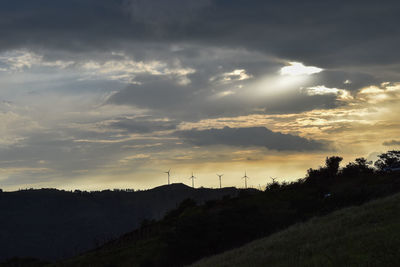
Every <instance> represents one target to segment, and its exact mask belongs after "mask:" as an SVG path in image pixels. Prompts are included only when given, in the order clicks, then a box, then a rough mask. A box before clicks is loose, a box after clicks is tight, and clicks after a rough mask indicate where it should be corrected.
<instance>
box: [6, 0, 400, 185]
mask: <svg viewBox="0 0 400 267" xmlns="http://www.w3.org/2000/svg"><path fill="white" fill-rule="evenodd" d="M399 11H400V2H399V1H379V2H378V1H369V0H365V1H352V0H348V1H331V0H327V1H316V0H310V1H291V0H280V1H265V0H264V1H261V0H260V1H258V0H246V1H244V0H229V1H228V0H168V1H164V0H114V1H111V0H68V1H67V0H37V1H31V0H12V1H11V0H3V1H1V3H0V34H1V38H0V188H3V190H16V189H19V188H43V187H46V188H48V187H52V188H60V189H84V190H100V189H106V188H110V189H113V188H134V189H147V188H152V187H155V186H158V185H162V184H165V183H166V182H167V175H166V173H165V172H166V171H168V170H169V169H171V181H172V182H174V183H176V182H182V183H185V184H188V185H191V181H190V180H189V177H190V176H191V175H192V172H193V173H194V176H196V177H197V178H196V181H195V185H196V187H200V186H204V187H217V186H219V182H218V176H216V174H217V173H218V174H221V173H223V174H224V176H223V180H222V183H223V186H237V187H243V186H244V181H243V179H242V176H243V175H244V173H245V172H246V173H247V175H248V176H249V177H250V178H249V181H248V184H249V185H250V186H252V187H259V186H265V184H266V183H268V182H271V180H270V177H277V178H278V181H280V182H281V181H294V180H296V179H298V178H301V177H304V176H305V175H306V171H307V169H308V168H317V167H318V166H320V165H323V162H324V160H325V158H326V157H327V156H332V155H340V156H342V157H344V164H345V163H346V162H349V161H353V160H354V159H355V158H357V157H366V158H368V159H372V160H374V159H376V156H377V155H378V154H379V153H382V152H385V151H387V150H390V149H399V148H400V136H399V135H400V122H399V119H398V116H399V112H400V50H399V47H400V27H399V23H400V18H399V15H398V14H399Z"/></svg>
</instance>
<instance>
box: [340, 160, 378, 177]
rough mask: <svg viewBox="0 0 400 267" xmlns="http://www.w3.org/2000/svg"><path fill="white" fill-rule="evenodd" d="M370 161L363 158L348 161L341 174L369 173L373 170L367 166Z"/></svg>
mask: <svg viewBox="0 0 400 267" xmlns="http://www.w3.org/2000/svg"><path fill="white" fill-rule="evenodd" d="M371 164H372V162H371V161H367V160H366V159H365V158H356V159H355V162H350V163H349V164H347V165H346V167H344V168H343V170H342V172H341V173H342V175H343V176H346V177H347V176H354V175H361V174H371V173H373V172H374V170H373V169H372V168H371V167H369V165H371Z"/></svg>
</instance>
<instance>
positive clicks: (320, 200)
mask: <svg viewBox="0 0 400 267" xmlns="http://www.w3.org/2000/svg"><path fill="white" fill-rule="evenodd" d="M340 160H341V158H340V157H331V158H327V161H326V167H321V168H319V169H317V170H312V169H310V170H309V171H308V175H307V177H306V178H304V179H300V180H298V181H296V182H292V183H283V184H279V183H276V182H273V183H271V184H269V185H268V186H267V189H266V190H265V192H260V191H259V192H253V191H245V190H242V191H240V192H239V194H238V196H237V197H233V198H223V199H221V200H217V201H207V202H206V203H205V204H204V205H196V203H194V201H191V200H185V201H184V202H182V203H181V204H180V205H179V207H178V208H176V209H174V210H171V211H170V212H168V213H167V214H166V215H165V216H164V217H163V219H162V220H159V221H149V222H147V223H145V224H143V225H142V226H141V227H140V228H139V229H137V230H135V231H133V232H131V233H127V234H125V235H123V236H121V237H120V238H118V239H115V240H112V241H110V242H108V243H106V244H105V245H103V246H101V247H99V248H97V249H95V250H92V251H89V252H87V253H84V254H82V255H80V256H78V257H74V258H72V259H70V260H67V261H62V262H59V263H57V264H56V265H57V266H63V267H65V266H129V267H131V266H183V265H186V264H190V263H192V262H194V261H196V260H199V259H201V258H204V257H206V256H208V255H215V254H217V253H220V252H223V251H226V250H229V249H232V248H235V247H239V246H242V245H243V244H245V243H247V242H250V241H252V240H255V239H258V238H261V237H266V236H269V235H271V234H273V233H276V232H278V231H281V230H283V229H285V228H287V227H289V226H291V225H293V224H296V223H301V222H304V221H307V220H309V219H311V218H313V217H316V216H324V215H326V214H328V213H330V212H332V211H335V210H338V209H341V208H345V207H349V206H354V205H361V204H363V203H366V202H368V201H370V200H373V199H377V198H382V197H385V196H389V195H391V194H394V193H398V192H400V173H394V172H393V173H385V172H381V171H374V170H373V169H371V168H369V167H368V166H366V165H365V164H363V162H364V161H361V160H360V161H359V162H360V164H358V163H357V164H353V163H352V164H349V165H348V166H346V167H345V168H343V169H341V170H339V162H340ZM382 212H383V213H385V212H386V211H382ZM388 212H391V211H388ZM305 238H306V237H305ZM304 242H308V241H307V239H305V240H304ZM294 266H295V265H294Z"/></svg>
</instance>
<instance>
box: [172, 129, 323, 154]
mask: <svg viewBox="0 0 400 267" xmlns="http://www.w3.org/2000/svg"><path fill="white" fill-rule="evenodd" d="M177 134H178V135H179V136H182V137H183V138H184V139H185V140H187V141H189V142H191V143H193V144H195V145H198V146H209V145H228V146H244V147H266V148H268V149H272V150H278V151H282V150H289V151H312V150H323V149H324V148H325V145H324V144H323V143H321V142H318V141H314V140H308V139H305V138H301V137H299V136H294V135H290V134H282V133H279V132H272V131H271V130H268V129H267V128H265V127H248V128H229V127H224V128H223V129H209V130H196V129H193V130H189V131H181V132H178V133H177Z"/></svg>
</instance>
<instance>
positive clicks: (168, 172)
mask: <svg viewBox="0 0 400 267" xmlns="http://www.w3.org/2000/svg"><path fill="white" fill-rule="evenodd" d="M170 171H171V169H169V170H168V171H167V172H165V173H166V174H168V185H169V174H170Z"/></svg>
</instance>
